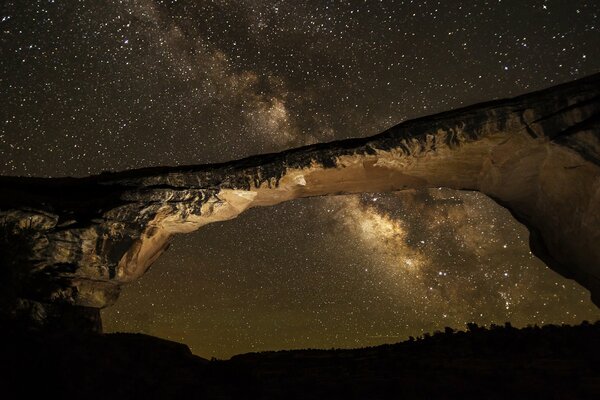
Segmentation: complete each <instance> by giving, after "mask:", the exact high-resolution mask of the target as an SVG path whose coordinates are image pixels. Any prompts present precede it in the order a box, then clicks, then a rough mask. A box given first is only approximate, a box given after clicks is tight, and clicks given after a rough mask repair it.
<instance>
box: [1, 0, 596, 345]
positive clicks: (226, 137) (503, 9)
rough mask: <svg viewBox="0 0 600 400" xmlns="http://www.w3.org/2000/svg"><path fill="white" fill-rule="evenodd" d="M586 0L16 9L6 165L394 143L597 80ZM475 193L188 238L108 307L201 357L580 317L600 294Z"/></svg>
mask: <svg viewBox="0 0 600 400" xmlns="http://www.w3.org/2000/svg"><path fill="white" fill-rule="evenodd" d="M599 11H600V5H599V4H598V2H595V1H585V0H570V1H567V0H547V1H543V0H538V1H517V0H485V1H452V2H449V1H429V0H427V1H426V0H423V1H417V0H404V1H394V0H380V1H376V0H373V1H372V0H368V1H367V0H349V1H322V0H298V1H291V0H290V1H288V0H285V1H284V0H269V1H267V0H238V1H229V0H113V1H108V2H93V1H88V2H81V1H76V0H45V1H16V0H15V1H5V2H3V3H2V4H1V5H0V52H1V53H0V55H1V56H0V93H1V96H0V154H1V155H2V157H1V158H0V174H2V175H26V176H65V175H71V176H85V175H89V174H94V173H99V172H101V171H103V170H123V169H127V168H139V167H145V166H152V165H181V164H201V163H209V162H218V161H226V160H230V159H235V158H240V157H244V156H247V155H252V154H258V153H265V152H272V151H280V150H283V149H286V148H289V147H293V146H300V145H304V144H309V143H314V142H320V141H331V140H335V139H343V138H349V137H358V136H368V135H372V134H376V133H378V132H380V131H382V130H384V129H386V128H388V127H390V126H392V125H394V124H397V123H399V122H402V121H404V120H407V119H411V118H416V117H420V116H425V115H429V114H433V113H436V112H441V111H445V110H448V109H452V108H457V107H461V106H465V105H469V104H472V103H476V102H480V101H487V100H491V99H496V98H503V97H508V96H514V95H517V94H521V93H525V92H528V91H533V90H536V89H541V88H544V87H548V86H552V85H555V84H558V83H561V82H566V81H570V80H573V79H576V78H579V77H583V76H586V75H589V74H592V73H596V72H598V71H600V59H599V58H598V57H597V56H596V54H597V49H598V47H599V45H600V39H599V38H600V36H599V35H598V12H599ZM527 239H528V233H527V232H526V230H525V229H524V227H522V226H521V225H519V224H518V223H517V222H515V221H514V220H513V219H512V217H511V216H510V214H509V213H508V212H507V211H506V210H504V209H502V208H501V207H499V206H498V205H496V204H495V203H494V202H493V201H491V200H490V199H488V198H486V197H484V196H482V195H479V194H477V193H461V192H454V191H448V190H445V189H432V190H428V191H411V192H406V193H392V194H389V193H388V194H364V195H360V196H340V197H335V198H333V197H332V198H326V199H304V200H296V201H293V202H289V203H285V204H281V205H278V206H275V207H271V208H265V209H252V210H250V211H248V212H247V213H245V214H243V215H241V216H240V217H239V218H238V219H236V220H233V221H228V222H223V223H218V224H214V225H209V226H206V227H204V228H202V229H201V230H200V231H198V232H196V233H193V234H189V235H185V236H181V237H178V238H177V239H176V240H175V242H174V243H173V245H172V247H171V249H170V250H169V251H168V252H167V253H166V254H165V255H163V257H162V258H161V259H160V260H159V261H158V262H157V263H156V264H155V265H154V266H153V267H152V269H151V270H150V271H149V272H148V274H147V275H146V276H144V277H143V278H142V279H141V280H139V281H138V282H136V283H134V284H132V285H131V287H129V288H126V289H125V291H124V293H123V295H122V298H121V300H120V301H119V302H118V303H117V305H116V306H114V307H112V308H109V309H106V310H105V311H104V312H103V318H104V323H105V328H106V329H107V330H109V331H116V330H127V331H142V332H146V333H151V334H155V335H159V336H162V337H167V338H170V339H174V340H179V341H184V342H185V343H188V344H189V345H190V346H191V347H192V350H193V351H194V352H196V353H197V354H200V355H203V356H213V355H214V356H218V357H227V356H230V355H232V354H235V353H240V352H244V351H251V350H266V349H282V348H298V347H356V346H366V345H372V344H378V343H386V342H392V341H397V340H402V339H404V338H406V337H407V336H409V335H413V336H414V335H419V334H421V333H423V332H424V331H431V330H435V329H442V328H443V327H444V326H454V327H461V326H464V324H465V323H466V322H471V321H473V322H477V323H482V324H489V323H492V322H495V323H503V322H505V321H511V322H513V324H514V325H527V324H533V323H538V324H541V323H563V322H564V323H576V322H579V321H581V320H583V319H589V320H595V319H597V318H599V317H600V315H599V311H598V309H597V308H596V307H595V306H594V305H593V304H592V303H591V301H590V299H589V293H588V292H587V291H586V290H585V289H583V288H581V287H579V286H578V285H576V284H575V283H573V282H572V281H568V280H565V279H564V278H562V277H560V276H559V275H557V274H556V273H554V272H552V271H551V270H549V269H548V268H547V267H545V266H544V265H543V264H542V263H541V262H540V261H539V260H537V259H536V258H535V257H533V256H532V255H531V254H530V252H529V249H528V245H527Z"/></svg>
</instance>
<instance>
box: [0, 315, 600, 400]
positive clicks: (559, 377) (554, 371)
mask: <svg viewBox="0 0 600 400" xmlns="http://www.w3.org/2000/svg"><path fill="white" fill-rule="evenodd" d="M0 338H1V340H0V355H1V357H2V358H1V359H0V360H1V361H2V363H0V384H2V394H3V395H5V396H8V397H5V398H30V397H32V396H33V395H35V394H38V393H39V392H40V390H41V391H42V393H44V394H45V395H46V396H50V397H51V398H54V397H59V396H60V397H73V396H76V397H77V398H85V399H133V398H144V399H174V398H186V399H188V398H189V399H196V398H197V399H303V400H304V399H309V400H310V399H388V398H390V399H396V398H403V399H427V398H436V399H437V398H442V399H455V398H478V399H481V398H484V399H507V398H518V399H521V398H522V399H525V398H536V399H539V398H545V399H597V398H598V395H600V366H599V365H598V362H597V360H598V358H599V357H600V340H598V339H599V338H600V323H598V322H597V323H596V324H589V323H584V324H582V325H579V326H552V325H549V326H544V327H541V328H540V327H537V326H535V327H528V328H523V329H515V328H512V327H511V326H510V325H506V326H493V327H491V328H490V329H487V328H484V327H478V326H477V325H475V324H470V326H469V330H468V331H467V332H456V331H454V330H453V329H450V328H446V330H445V332H443V333H442V332H437V333H434V334H432V335H425V337H423V338H419V339H417V340H414V339H412V340H409V341H406V342H402V343H397V344H391V345H383V346H377V347H371V348H364V349H354V350H334V349H332V350H310V349H307V350H291V351H278V352H265V353H252V354H243V355H239V356H235V357H233V358H232V359H231V360H226V361H221V360H212V361H208V360H206V359H203V358H200V357H197V356H194V355H192V354H191V353H190V351H189V349H188V348H187V346H185V345H182V344H179V343H175V342H170V341H167V340H162V339H158V338H153V337H151V336H146V335H139V334H104V335H102V334H78V335H64V334H60V335H57V334H52V333H48V332H46V333H44V332H37V333H35V334H33V333H29V334H23V333H22V332H17V333H16V334H14V335H13V334H10V332H7V331H3V332H2V333H1V334H0Z"/></svg>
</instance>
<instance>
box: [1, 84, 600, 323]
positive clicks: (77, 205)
mask: <svg viewBox="0 0 600 400" xmlns="http://www.w3.org/2000/svg"><path fill="white" fill-rule="evenodd" d="M425 187H448V188H453V189H459V190H477V191H480V192H482V193H484V194H486V195H488V196H490V197H491V198H493V199H494V200H495V201H497V202H498V203H499V204H501V205H502V206H505V207H506V208H508V209H509V210H510V211H511V212H512V214H513V215H514V216H515V218H517V219H518V220H519V221H520V222H522V223H523V224H525V225H526V226H527V227H528V228H529V230H530V232H531V239H530V243H531V249H532V251H533V253H534V254H535V255H537V256H538V257H539V258H541V259H542V260H543V261H544V262H545V263H546V264H547V265H548V266H549V267H550V268H552V269H554V270H556V271H558V272H559V273H561V274H562V275H563V276H565V277H568V278H572V279H575V280H576V281H577V282H579V283H580V284H582V285H583V286H585V287H586V288H588V289H590V291H591V292H592V299H593V300H594V301H595V303H596V304H600V74H596V75H594V76H591V77H588V78H585V79H582V80H579V81H575V82H572V83H568V84H565V85H560V86H556V87H554V88H550V89H547V90H543V91H540V92H535V93H531V94H527V95H524V96H520V97H517V98H513V99H507V100H500V101H494V102H490V103H483V104H477V105H474V106H470V107H467V108H463V109H459V110H455V111H450V112H445V113H442V114H438V115H434V116H430V117H425V118H420V119H417V120H412V121H407V122H404V123H401V124H399V125H397V126H395V127H393V128H391V129H389V130H387V131H385V132H383V133H381V134H379V135H376V136H373V137H369V138H361V139H349V140H344V141H337V142H331V143H324V144H317V145H312V146H307V147H302V148H298V149H293V150H288V151H285V152H282V153H277V154H266V155H259V156H254V157H250V158H246V159H243V160H239V161H232V162H228V163H223V164H212V165H196V166H180V167H156V168H146V169H139V170H131V171H124V172H118V173H104V174H101V175H98V176H92V177H88V178H55V179H43V178H19V177H0V188H1V191H0V246H1V248H0V263H1V265H0V268H1V272H0V273H1V274H2V275H1V276H0V302H1V304H0V312H1V317H2V319H10V320H12V321H21V322H23V323H24V324H26V325H30V326H39V327H44V326H53V325H55V324H56V321H57V320H60V318H65V315H71V316H70V317H68V319H69V320H77V319H78V318H79V319H80V320H79V321H74V322H73V324H72V325H73V326H75V327H77V328H76V329H81V327H82V326H86V327H88V328H87V329H90V330H98V329H100V328H99V326H100V325H99V318H98V317H97V316H98V310H99V309H100V308H102V307H106V306H108V305H110V304H112V303H114V301H116V299H117V297H118V295H119V290H120V288H121V286H122V285H123V284H126V283H128V282H131V281H133V280H135V279H137V278H139V277H140V276H142V275H143V274H144V272H145V271H146V270H147V269H148V268H149V267H150V265H151V264H152V263H153V262H154V261H155V260H156V259H157V258H158V257H159V256H160V255H161V254H162V253H163V252H164V250H165V249H166V248H167V247H168V245H169V241H170V240H171V238H172V237H173V235H175V234H177V233H187V232H191V231H194V230H196V229H199V228H200V227H202V226H203V225H206V224H209V223H211V222H216V221H223V220H227V219H231V218H235V217H236V216H237V215H239V214H240V213H242V212H243V211H245V210H246V209H248V208H250V207H258V206H269V205H274V204H277V203H281V202H283V201H287V200H291V199H295V198H299V197H309V196H322V195H335V194H339V193H360V192H385V191H397V190H403V189H408V188H425ZM72 306H76V308H73V307H72ZM65 310H67V311H65ZM61 316H62V317H61ZM61 323H62V322H61Z"/></svg>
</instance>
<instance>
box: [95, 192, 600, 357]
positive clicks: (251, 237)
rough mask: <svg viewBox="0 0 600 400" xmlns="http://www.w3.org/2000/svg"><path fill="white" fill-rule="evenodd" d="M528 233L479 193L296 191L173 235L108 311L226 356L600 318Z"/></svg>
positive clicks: (113, 320)
mask: <svg viewBox="0 0 600 400" xmlns="http://www.w3.org/2000/svg"><path fill="white" fill-rule="evenodd" d="M527 237H528V231H527V229H526V228H525V227H524V226H523V225H521V224H519V223H518V222H517V221H516V220H514V218H513V217H512V216H511V215H510V213H509V212H508V211H507V210H506V209H504V208H503V207H500V206H499V205H497V204H496V203H495V202H494V201H493V200H491V199H490V198H488V197H487V196H485V195H483V194H481V193H479V192H472V191H457V190H450V189H443V188H439V189H422V190H409V191H402V192H394V193H365V194H361V195H342V196H332V197H321V198H309V199H297V200H292V201H289V202H286V203H282V204H279V205H274V206H271V207H265V208H255V209H252V210H249V211H247V212H245V213H244V214H243V215H240V216H239V217H237V218H236V219H234V220H231V221H224V222H218V223H214V224H210V225H207V226H205V227H203V228H202V229H200V230H198V231H197V232H194V233H191V234H187V235H178V236H177V237H176V239H175V241H174V243H173V245H172V247H171V248H170V249H169V251H168V253H167V255H165V256H164V257H161V258H160V259H159V260H158V261H157V262H156V264H155V265H154V266H153V267H152V268H151V270H150V271H148V272H147V273H146V274H145V275H144V276H143V277H142V278H141V279H140V280H138V281H136V282H135V283H133V284H132V285H131V286H129V287H126V288H125V289H124V291H123V293H122V295H121V299H120V300H119V301H118V302H117V303H116V304H115V305H114V306H112V307H108V308H106V309H105V310H104V311H103V320H104V324H105V329H106V330H107V331H122V330H125V331H137V332H143V333H149V334H152V335H156V336H162V337H165V338H168V339H172V340H178V341H183V342H185V343H186V344H188V345H189V346H190V347H191V348H192V350H193V351H194V352H195V353H197V354H201V355H203V356H216V357H219V358H223V357H229V356H231V355H234V354H239V353H243V352H248V351H259V350H272V349H278V348H307V347H320V348H331V347H361V346H369V345H376V344H382V343H390V342H395V341H400V340H404V339H406V338H408V336H410V335H412V336H417V335H420V334H422V333H424V332H432V331H434V330H443V328H444V327H445V326H452V327H455V328H456V327H459V328H460V327H464V325H465V324H466V323H467V322H476V323H479V324H486V325H489V324H491V323H496V324H502V323H504V322H506V321H511V322H512V323H513V325H515V326H525V325H527V324H533V323H537V324H544V323H577V322H580V321H581V320H585V319H588V320H595V319H597V318H599V317H600V314H598V309H597V308H596V307H595V306H594V305H593V304H592V303H591V301H590V300H589V293H588V292H587V291H586V290H585V289H584V288H582V287H580V286H579V285H577V284H576V283H575V282H573V281H571V280H566V279H564V278H563V277H561V276H560V275H558V274H557V273H555V272H553V271H552V270H550V269H549V268H547V267H546V266H545V265H544V264H543V263H542V262H541V261H540V260H539V259H537V258H536V257H535V256H533V255H532V254H531V252H530V250H529V246H528V243H527Z"/></svg>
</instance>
